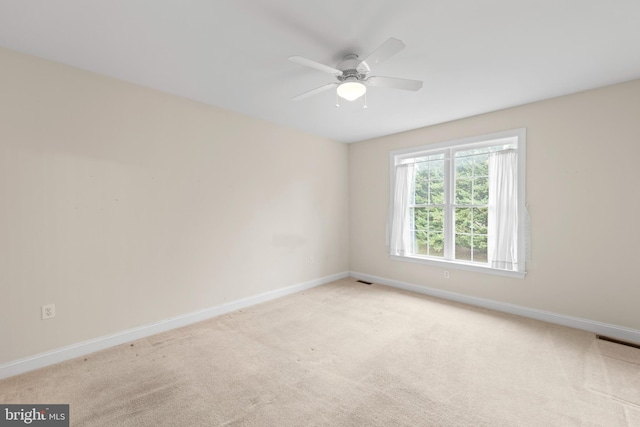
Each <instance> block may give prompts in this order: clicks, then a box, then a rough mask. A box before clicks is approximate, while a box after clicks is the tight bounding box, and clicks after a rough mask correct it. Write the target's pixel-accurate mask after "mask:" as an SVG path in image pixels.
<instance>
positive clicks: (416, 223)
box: [413, 208, 429, 230]
mask: <svg viewBox="0 0 640 427" xmlns="http://www.w3.org/2000/svg"><path fill="white" fill-rule="evenodd" d="M428 219H429V208H413V229H414V230H427V229H428V223H429V221H428Z"/></svg>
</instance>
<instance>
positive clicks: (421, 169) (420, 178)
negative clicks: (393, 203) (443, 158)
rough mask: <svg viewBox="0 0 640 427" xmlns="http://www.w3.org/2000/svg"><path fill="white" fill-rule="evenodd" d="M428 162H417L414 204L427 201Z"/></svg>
mask: <svg viewBox="0 0 640 427" xmlns="http://www.w3.org/2000/svg"><path fill="white" fill-rule="evenodd" d="M427 165H428V163H418V164H416V169H415V174H416V175H415V204H417V205H425V204H427V203H429V169H428V167H427Z"/></svg>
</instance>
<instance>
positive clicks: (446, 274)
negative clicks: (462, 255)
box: [444, 270, 449, 279]
mask: <svg viewBox="0 0 640 427" xmlns="http://www.w3.org/2000/svg"><path fill="white" fill-rule="evenodd" d="M444 278H445V279H448V278H449V270H445V271H444Z"/></svg>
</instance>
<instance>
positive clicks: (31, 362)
mask: <svg viewBox="0 0 640 427" xmlns="http://www.w3.org/2000/svg"><path fill="white" fill-rule="evenodd" d="M346 277H349V273H348V272H343V273H338V274H334V275H331V276H326V277H322V278H320V279H315V280H311V281H308V282H304V283H299V284H297V285H293V286H289V287H286V288H281V289H276V290H275V291H270V292H265V293H263V294H259V295H255V296H251V297H248V298H243V299H240V300H237V301H231V302H228V303H225V304H222V305H218V306H215V307H211V308H207V309H204V310H200V311H196V312H193V313H188V314H184V315H182V316H178V317H173V318H169V319H166V320H162V321H160V322H156V323H151V324H147V325H143V326H140V327H137V328H132V329H127V330H125V331H121V332H117V333H115V334H111V335H107V336H103V337H99V338H95V339H92V340H88V341H83V342H80V343H77V344H72V345H68V346H65V347H62V348H58V349H55V350H51V351H47V352H45V353H41V354H36V355H34V356H29V357H26V358H23V359H18V360H15V361H12V362H9V363H6V364H2V365H0V379H3V378H8V377H12V376H14V375H18V374H22V373H24V372H28V371H33V370H35V369H39V368H44V367H45V366H49V365H53V364H55V363H60V362H64V361H65V360H69V359H74V358H76V357H80V356H84V355H87V354H89V353H94V352H96V351H100V350H104V349H106V348H109V347H113V346H116V345H120V344H124V343H127V342H130V341H134V340H137V339H140V338H145V337H148V336H151V335H154V334H158V333H160V332H165V331H169V330H171V329H176V328H181V327H183V326H187V325H190V324H192V323H196V322H200V321H202V320H206V319H210V318H212V317H216V316H220V315H222V314H226V313H229V312H232V311H236V310H240V309H242V308H245V307H249V306H252V305H256V304H260V303H262V302H266V301H270V300H272V299H276V298H280V297H283V296H285V295H289V294H293V293H296V292H300V291H304V290H306V289H310V288H313V287H315V286H319V285H324V284H326V283H330V282H333V281H335V280H340V279H344V278H346Z"/></svg>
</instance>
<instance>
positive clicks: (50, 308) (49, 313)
mask: <svg viewBox="0 0 640 427" xmlns="http://www.w3.org/2000/svg"><path fill="white" fill-rule="evenodd" d="M52 317H56V305H55V304H47V305H43V306H42V320H44V319H51V318H52Z"/></svg>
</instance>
